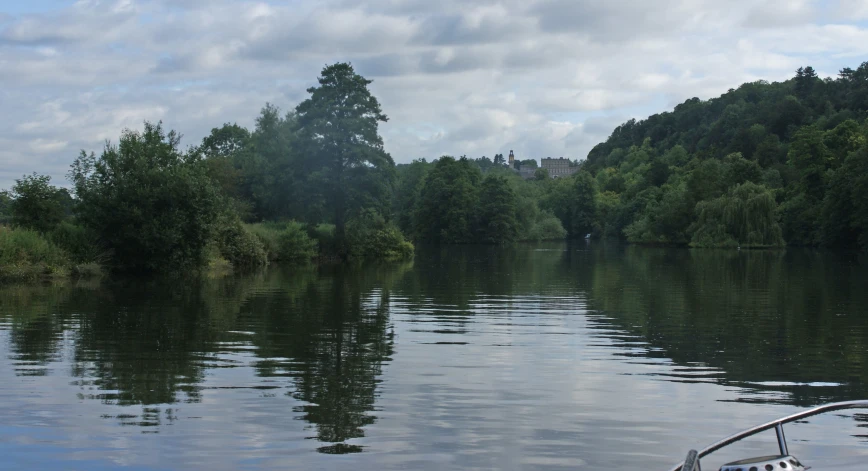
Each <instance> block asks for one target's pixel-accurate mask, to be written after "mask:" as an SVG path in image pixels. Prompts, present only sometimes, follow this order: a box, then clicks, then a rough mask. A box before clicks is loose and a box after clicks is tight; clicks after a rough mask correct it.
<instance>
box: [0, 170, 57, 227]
mask: <svg viewBox="0 0 868 471" xmlns="http://www.w3.org/2000/svg"><path fill="white" fill-rule="evenodd" d="M50 182H51V177H49V176H47V175H37V174H36V173H34V174H33V175H25V176H24V177H22V178H20V179H17V180H15V185H14V186H13V187H12V195H11V201H10V202H9V203H8V204H9V213H10V215H11V222H12V224H14V225H16V226H20V227H25V228H28V229H33V230H36V231H39V232H47V231H50V230H51V229H53V228H54V227H55V226H56V225H57V224H59V223H60V221H61V220H63V218H64V216H65V212H66V211H65V206H67V204H65V203H66V200H68V199H69V193H67V192H66V191H64V190H61V189H58V188H56V187H53V186H51V184H50Z"/></svg>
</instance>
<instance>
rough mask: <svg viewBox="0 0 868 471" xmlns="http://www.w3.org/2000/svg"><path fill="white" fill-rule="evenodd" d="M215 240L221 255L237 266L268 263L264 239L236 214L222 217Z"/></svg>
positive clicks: (256, 265)
mask: <svg viewBox="0 0 868 471" xmlns="http://www.w3.org/2000/svg"><path fill="white" fill-rule="evenodd" d="M215 240H216V243H217V249H218V251H219V253H220V256H222V257H223V258H224V259H226V260H227V261H228V262H229V263H231V264H232V266H233V267H235V268H250V267H258V266H263V265H267V264H268V253H267V252H266V251H265V246H264V244H263V242H262V240H261V239H260V238H259V237H258V236H257V235H256V234H254V233H253V231H251V230H250V229H249V228H248V227H247V226H245V225H244V224H242V222H241V220H240V219H239V218H238V217H237V216H236V215H234V214H226V215H223V216H222V217H221V221H220V224H219V225H218V229H217V232H216V234H215Z"/></svg>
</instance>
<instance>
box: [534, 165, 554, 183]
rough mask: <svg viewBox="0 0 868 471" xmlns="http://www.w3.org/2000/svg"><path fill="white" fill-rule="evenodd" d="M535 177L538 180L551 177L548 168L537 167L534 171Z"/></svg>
mask: <svg viewBox="0 0 868 471" xmlns="http://www.w3.org/2000/svg"><path fill="white" fill-rule="evenodd" d="M533 178H534V180H537V181H542V180H548V179H549V178H550V177H549V171H548V169H545V168H538V169H536V171H535V172H533Z"/></svg>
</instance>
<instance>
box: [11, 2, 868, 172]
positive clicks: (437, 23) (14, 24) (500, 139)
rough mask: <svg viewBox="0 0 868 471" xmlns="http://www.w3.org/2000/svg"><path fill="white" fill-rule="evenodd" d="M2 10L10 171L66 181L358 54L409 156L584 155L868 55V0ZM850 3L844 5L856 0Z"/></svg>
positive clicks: (194, 134) (274, 98) (273, 97)
mask: <svg viewBox="0 0 868 471" xmlns="http://www.w3.org/2000/svg"><path fill="white" fill-rule="evenodd" d="M2 10H3V7H0V102H2V104H3V110H4V113H3V114H2V115H0V142H2V144H3V147H2V150H0V158H2V162H3V164H4V165H3V170H2V171H0V188H2V187H8V186H9V185H10V184H11V179H12V178H14V177H15V176H16V175H17V176H20V175H21V174H24V173H30V172H32V171H38V172H42V173H48V174H50V175H52V176H54V177H55V181H61V182H62V181H63V175H64V174H65V172H66V169H67V167H68V164H69V163H70V162H71V160H72V159H73V158H74V157H75V155H77V153H78V152H79V150H80V149H82V148H83V149H86V150H88V151H90V150H96V151H98V150H99V149H101V147H102V145H103V143H104V141H105V140H106V139H117V136H118V135H119V134H120V132H121V130H122V129H123V128H124V127H133V128H138V127H141V123H142V121H144V120H152V121H156V120H163V121H164V122H165V124H166V126H167V127H171V128H174V129H177V130H178V131H180V132H181V133H183V134H184V135H185V140H184V143H185V144H195V143H196V142H198V141H199V140H201V139H202V137H204V136H205V135H206V134H207V133H208V132H209V131H210V129H211V128H212V127H215V126H219V125H221V124H222V123H224V122H238V123H239V124H241V125H244V126H252V125H253V121H254V118H255V117H256V115H257V114H258V112H259V109H260V108H261V107H262V106H263V105H264V104H265V103H266V102H271V103H275V104H278V105H279V106H281V107H283V108H284V109H290V108H292V107H293V106H295V105H296V104H297V103H298V102H300V101H301V100H303V99H304V97H305V96H306V93H305V89H306V88H307V87H309V86H311V85H313V84H315V81H316V77H317V76H318V74H319V72H320V71H321V69H322V68H323V67H324V66H325V65H327V64H329V63H333V62H336V61H350V62H352V63H353V65H354V66H355V67H356V70H357V71H358V72H359V73H361V74H362V75H365V76H366V77H368V78H372V79H374V83H373V84H372V86H371V89H372V91H373V92H374V94H375V95H376V96H377V97H378V98H379V99H380V102H381V103H382V105H383V108H384V111H385V112H386V114H388V115H389V117H390V118H391V120H390V121H389V122H388V123H386V124H383V125H382V128H381V132H382V134H383V136H384V140H385V144H386V149H387V150H388V151H389V152H390V153H391V154H392V156H393V157H394V158H395V159H396V161H397V162H408V161H410V160H411V159H413V158H418V157H428V158H433V157H437V156H439V155H441V154H452V155H463V154H466V155H468V156H481V155H489V156H491V155H493V154H495V153H502V152H506V151H508V150H509V148H513V149H515V150H516V152H520V154H521V155H522V156H524V157H542V156H549V155H553V156H561V155H563V156H565V157H570V158H583V157H584V156H585V155H586V154H587V152H588V151H589V150H590V149H591V148H592V147H593V146H594V145H595V144H596V143H598V142H599V141H600V140H603V139H605V138H606V136H608V135H609V134H610V132H611V128H614V126H616V125H617V124H619V123H620V122H622V121H623V120H626V119H629V118H638V119H641V118H644V117H646V116H648V115H650V114H653V113H658V112H662V111H666V110H667V108H671V107H672V106H674V105H675V104H677V103H679V102H682V101H683V100H685V99H687V98H690V97H693V96H699V97H701V98H710V97H713V96H716V95H719V94H720V93H723V92H725V91H726V90H727V89H729V88H733V87H737V86H738V85H739V84H741V83H743V82H746V81H753V80H757V79H768V80H783V79H786V78H788V77H791V76H792V74H793V71H794V70H795V69H796V68H797V67H799V66H801V65H808V64H811V65H813V66H814V67H815V68H817V69H818V70H819V71H820V72H821V73H823V74H827V75H833V74H835V73H837V71H838V70H839V69H840V68H842V67H844V66H851V67H852V66H856V65H858V62H860V60H861V59H860V58H861V57H864V55H865V54H868V46H866V45H868V29H866V28H865V25H864V24H861V23H859V21H860V19H864V18H866V17H868V7H866V3H865V2H864V1H856V0H842V1H841V2H839V3H838V4H833V5H826V4H824V3H820V2H812V1H807V0H803V1H798V0H793V1H784V0H773V1H766V2H761V3H757V2H754V1H748V0H733V1H732V2H726V3H722V2H717V1H713V0H660V1H659V2H633V1H628V0H612V1H608V2H598V1H591V0H580V1H575V0H500V1H497V0H480V1H477V2H473V3H472V4H467V2H464V1H460V0H444V1H442V2H436V3H435V2H429V1H423V0H369V1H365V2H358V1H351V0H330V1H313V0H295V1H293V2H273V1H264V0H263V1H255V0H242V1H236V0H209V1H204V0H184V1H174V0H172V1H169V0H150V1H148V0H135V1H134V0H111V1H110V0H80V1H78V2H76V3H74V4H72V5H71V6H68V7H65V8H60V9H56V10H53V11H42V12H34V13H29V14H20V13H16V12H14V11H5V12H4V11H2ZM845 11H849V12H852V15H849V16H848V15H846V14H844V12H845Z"/></svg>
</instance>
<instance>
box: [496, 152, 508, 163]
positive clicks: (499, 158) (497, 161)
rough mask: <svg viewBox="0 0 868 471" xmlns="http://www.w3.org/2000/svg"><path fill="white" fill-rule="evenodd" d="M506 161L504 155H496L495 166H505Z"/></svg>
mask: <svg viewBox="0 0 868 471" xmlns="http://www.w3.org/2000/svg"><path fill="white" fill-rule="evenodd" d="M505 164H506V160H505V159H504V158H503V154H494V165H505Z"/></svg>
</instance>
